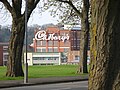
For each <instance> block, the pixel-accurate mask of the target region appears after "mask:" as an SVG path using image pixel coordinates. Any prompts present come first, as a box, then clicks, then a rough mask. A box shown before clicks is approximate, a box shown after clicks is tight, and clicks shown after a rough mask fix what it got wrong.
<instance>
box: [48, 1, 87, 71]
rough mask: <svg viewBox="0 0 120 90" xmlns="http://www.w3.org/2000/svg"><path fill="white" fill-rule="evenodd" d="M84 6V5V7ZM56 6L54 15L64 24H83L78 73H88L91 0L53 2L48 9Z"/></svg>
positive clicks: (50, 2)
mask: <svg viewBox="0 0 120 90" xmlns="http://www.w3.org/2000/svg"><path fill="white" fill-rule="evenodd" d="M82 4H83V5H82ZM50 6H54V7H55V8H54V9H52V15H58V16H59V17H60V18H61V19H62V22H63V23H68V22H69V23H70V22H73V23H75V22H79V24H80V22H81V24H80V25H81V26H82V30H81V34H80V39H81V41H80V64H79V69H78V71H77V72H78V73H88V70H87V51H88V42H89V18H88V16H89V0H82V1H81V0H53V1H49V5H47V7H50Z"/></svg>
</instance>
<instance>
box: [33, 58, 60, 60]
mask: <svg viewBox="0 0 120 90" xmlns="http://www.w3.org/2000/svg"><path fill="white" fill-rule="evenodd" d="M33 60H59V57H33Z"/></svg>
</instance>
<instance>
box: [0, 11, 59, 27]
mask: <svg viewBox="0 0 120 90" xmlns="http://www.w3.org/2000/svg"><path fill="white" fill-rule="evenodd" d="M2 17H3V16H2V15H1V14H0V25H2V26H6V25H11V24H12V18H11V16H10V15H9V17H8V18H7V19H4V18H2ZM57 20H58V18H57V17H56V18H53V17H52V16H51V15H50V12H48V11H46V12H44V13H42V15H41V14H39V13H34V14H33V15H32V16H31V17H30V19H29V22H28V26H30V25H34V24H38V25H43V24H48V23H53V24H57V23H58V21H57Z"/></svg>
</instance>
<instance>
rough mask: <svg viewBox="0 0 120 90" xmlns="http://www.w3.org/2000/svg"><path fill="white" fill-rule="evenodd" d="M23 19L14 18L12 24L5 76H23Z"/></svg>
mask: <svg viewBox="0 0 120 90" xmlns="http://www.w3.org/2000/svg"><path fill="white" fill-rule="evenodd" d="M24 26H25V25H24V19H23V18H19V19H18V18H16V19H14V20H13V23H12V32H11V38H10V44H9V60H8V65H7V73H6V76H12V77H13V76H15V77H17V76H23V75H24V73H23V70H22V61H21V59H22V58H21V56H22V48H23V43H24V35H25V30H24Z"/></svg>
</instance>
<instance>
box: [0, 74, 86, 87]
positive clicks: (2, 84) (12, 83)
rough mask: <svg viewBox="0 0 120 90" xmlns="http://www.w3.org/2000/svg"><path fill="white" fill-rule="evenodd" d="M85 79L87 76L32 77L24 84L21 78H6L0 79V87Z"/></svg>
mask: <svg viewBox="0 0 120 90" xmlns="http://www.w3.org/2000/svg"><path fill="white" fill-rule="evenodd" d="M86 80H88V76H84V77H83V76H82V77H81V76H69V77H68V76H67V77H49V78H34V79H29V81H28V83H27V84H24V83H23V80H6V81H0V88H7V87H18V86H31V85H40V84H52V83H63V82H75V81H86Z"/></svg>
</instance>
